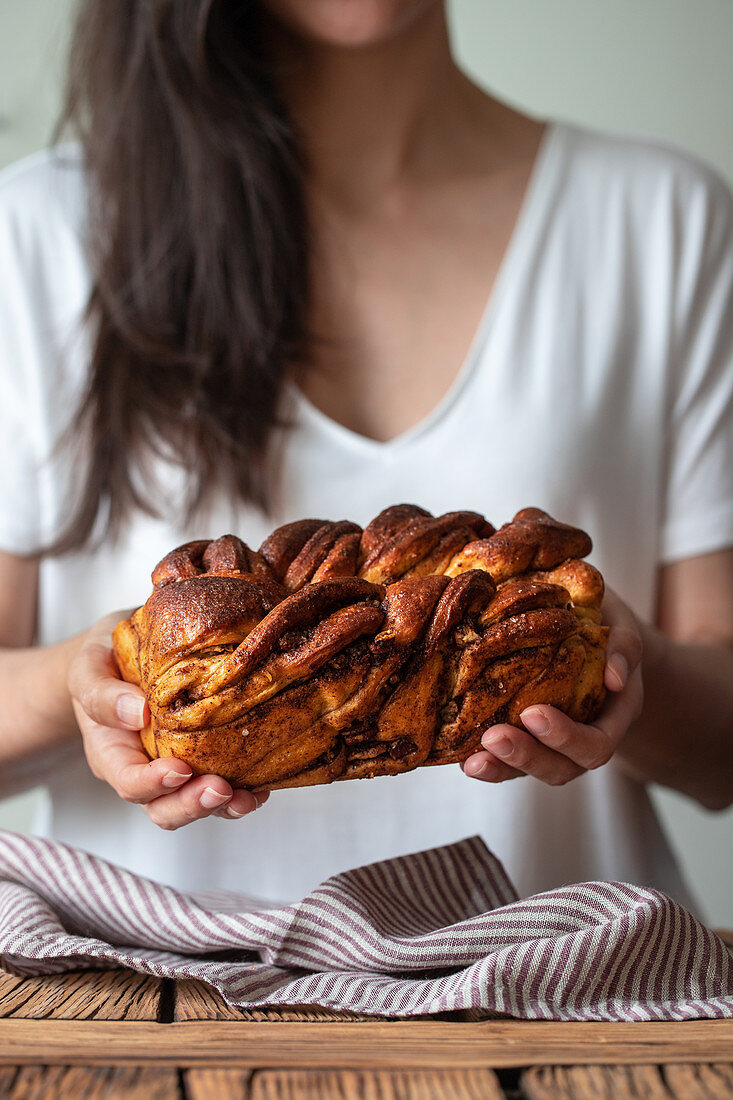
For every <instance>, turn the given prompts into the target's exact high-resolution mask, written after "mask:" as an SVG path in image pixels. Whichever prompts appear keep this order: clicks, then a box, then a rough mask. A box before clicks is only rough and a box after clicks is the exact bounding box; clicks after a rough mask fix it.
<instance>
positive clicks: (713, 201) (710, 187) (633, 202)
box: [557, 124, 733, 238]
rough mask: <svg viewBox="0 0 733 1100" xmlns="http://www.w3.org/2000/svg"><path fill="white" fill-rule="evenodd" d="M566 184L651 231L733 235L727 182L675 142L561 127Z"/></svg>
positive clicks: (731, 199)
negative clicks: (631, 218) (633, 219)
mask: <svg viewBox="0 0 733 1100" xmlns="http://www.w3.org/2000/svg"><path fill="white" fill-rule="evenodd" d="M557 129H558V140H559V142H560V144H561V146H562V147H563V148H564V150H565V153H566V164H567V180H568V184H569V186H570V187H571V188H572V190H573V191H574V192H575V195H576V197H577V194H578V192H582V193H583V194H584V196H585V197H586V198H587V199H588V200H589V201H591V202H593V201H595V202H598V203H603V204H604V205H605V206H606V207H607V209H608V210H609V213H611V214H613V213H616V214H618V215H622V216H626V217H627V218H628V217H629V216H630V217H633V218H636V219H638V220H639V221H640V222H641V223H642V224H643V225H644V226H646V228H647V230H648V231H649V232H652V231H654V230H655V229H657V228H666V230H667V231H668V232H672V233H675V232H679V231H681V230H685V231H686V232H687V233H688V234H691V235H692V236H695V235H698V236H699V237H701V238H702V237H704V236H706V235H707V234H709V233H710V232H712V233H715V232H717V233H725V232H726V231H727V232H728V233H733V196H732V195H731V190H730V187H729V185H728V184H727V183H726V181H725V180H724V179H723V177H722V176H721V175H720V174H719V173H718V172H717V171H716V170H715V169H714V168H712V167H711V166H710V165H709V164H706V163H705V162H704V161H703V160H701V159H700V158H698V157H696V156H694V155H693V154H691V153H689V152H687V151H685V150H683V149H680V148H678V147H676V146H674V145H672V144H671V143H665V142H661V141H658V140H655V139H648V138H638V137H630V136H628V135H622V134H602V133H597V132H595V131H592V130H586V129H583V128H581V127H577V126H569V125H566V124H559V125H558V127H557Z"/></svg>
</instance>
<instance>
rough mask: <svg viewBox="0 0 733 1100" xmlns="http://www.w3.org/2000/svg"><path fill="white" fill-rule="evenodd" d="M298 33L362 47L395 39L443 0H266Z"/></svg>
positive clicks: (281, 20) (268, 7)
mask: <svg viewBox="0 0 733 1100" xmlns="http://www.w3.org/2000/svg"><path fill="white" fill-rule="evenodd" d="M262 6H263V7H264V8H265V9H266V10H267V11H268V12H269V13H270V15H271V16H273V17H274V18H275V19H276V20H277V21H278V22H279V23H281V24H282V25H284V26H285V27H287V28H288V30H290V31H292V32H294V33H295V34H297V35H299V36H301V37H303V38H307V39H310V40H311V41H313V42H318V43H320V44H322V45H324V46H325V45H330V46H341V47H344V48H352V49H359V48H365V47H369V46H376V45H379V43H381V42H384V41H386V40H387V39H389V38H393V37H394V36H395V35H397V34H399V33H400V32H401V31H403V30H404V29H405V28H406V27H408V26H409V25H410V24H411V23H413V22H415V21H416V20H417V19H419V18H420V17H421V16H423V15H425V14H426V12H427V11H428V10H429V9H430V8H438V7H441V6H442V5H441V0H262Z"/></svg>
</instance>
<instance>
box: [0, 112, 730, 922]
mask: <svg viewBox="0 0 733 1100" xmlns="http://www.w3.org/2000/svg"><path fill="white" fill-rule="evenodd" d="M85 211H86V201H85V187H84V176H83V170H82V164H81V160H80V156H79V153H78V151H77V150H76V149H75V148H74V147H68V148H65V149H63V150H61V151H58V152H57V153H55V154H51V153H41V154H38V155H37V156H34V157H31V158H30V159H28V160H26V161H24V162H23V163H21V164H19V165H17V166H15V167H13V168H11V169H9V170H7V171H6V172H5V173H4V174H3V175H2V177H1V178H0V402H1V404H0V470H2V476H0V547H1V548H4V549H6V550H10V551H25V550H28V549H30V548H32V547H33V546H34V544H36V543H37V542H39V541H40V540H42V539H44V538H46V537H48V536H49V535H50V534H51V533H52V532H53V530H54V528H55V524H56V523H57V522H58V520H59V518H60V517H61V516H62V515H63V499H64V487H65V486H66V485H67V484H68V478H69V477H70V476H72V477H73V473H72V474H70V472H69V470H68V468H67V466H66V465H65V464H64V462H63V461H61V460H58V459H57V460H55V461H49V452H50V449H51V447H52V444H53V442H54V440H55V439H56V437H57V435H58V432H59V430H60V429H61V428H63V427H64V425H65V423H66V422H67V420H68V417H69V416H70V413H71V411H72V409H73V407H74V405H75V403H76V401H77V400H78V397H79V394H80V392H81V388H82V385H83V379H84V374H85V370H86V366H87V349H86V342H85V338H84V334H83V332H80V317H81V315H82V313H83V310H84V305H85V302H86V299H87V295H88V291H89V273H88V269H87V265H86V262H85V258H84V246H83V237H84V222H85ZM732 295H733V203H732V202H731V197H730V195H729V193H728V192H727V190H726V188H725V186H724V185H723V184H722V183H721V182H720V180H719V179H718V178H717V177H716V176H715V175H714V174H712V173H711V172H710V171H708V170H707V169H706V168H703V167H701V166H700V165H698V164H697V163H695V162H694V161H692V160H690V159H689V158H688V157H686V156H684V155H681V154H679V153H673V152H670V151H668V150H665V149H659V148H657V147H652V146H650V145H647V144H642V143H639V142H636V141H632V140H627V139H616V138H609V137H600V136H597V135H595V134H592V133H587V132H585V131H581V130H579V129H576V128H573V127H569V126H565V125H553V126H550V127H549V128H548V130H547V131H546V134H545V137H544V139H543V143H542V147H541V149H540V152H539V154H538V158H537V163H536V166H535V169H534V173H533V176H532V180H531V182H530V185H529V188H528V192H527V195H526V197H525V200H524V203H523V207H522V210H521V213H520V217H519V221H518V223H517V226H516V229H515V232H514V234H513V238H512V241H511V244H510V247H509V249H508V252H507V254H506V257H505V259H504V262H503V265H502V267H501V270H500V273H499V276H498V280H497V282H496V284H495V286H494V288H493V290H492V292H491V295H490V298H489V301H488V303H487V305H486V309H485V312H484V315H483V317H482V319H481V322H480V325H479V327H478V330H477V332H476V336H475V339H474V341H473V344H472V346H471V348H470V351H469V352H468V355H467V357H466V360H465V362H464V363H463V365H462V367H461V369H460V371H459V373H458V375H457V376H456V378H455V381H454V383H453V385H452V386H451V388H450V390H449V392H448V393H447V395H446V396H445V397H444V399H443V400H442V401H441V402H440V403H439V405H438V406H437V408H435V409H434V410H433V411H432V413H430V415H429V416H427V417H426V418H425V419H424V420H422V421H421V422H420V423H419V424H417V425H416V426H415V427H414V428H412V429H411V430H409V431H406V432H404V433H403V434H401V435H400V436H398V437H397V438H396V439H393V440H391V441H390V442H388V443H378V442H374V441H372V440H369V439H366V438H364V437H362V436H360V435H358V434H356V433H354V432H352V431H349V430H348V429H346V428H344V427H341V426H340V425H338V424H336V423H335V422H333V421H332V420H330V419H329V418H328V417H327V416H325V415H323V414H322V413H320V412H319V411H318V410H316V409H315V408H314V407H313V406H312V405H311V404H310V403H309V402H308V401H307V400H306V399H305V397H304V396H303V395H301V394H300V393H299V391H298V390H297V389H295V388H294V387H292V386H290V387H288V388H287V390H286V393H285V395H284V404H285V406H286V409H285V411H286V412H287V413H288V414H289V415H290V416H291V417H292V420H293V426H292V429H291V430H290V431H289V432H288V433H287V434H286V435H285V437H284V439H283V440H282V448H283V450H282V455H283V457H282V470H281V477H280V483H279V488H278V491H277V494H276V501H275V509H274V515H273V516H272V517H271V518H270V519H265V518H263V517H262V516H261V515H260V514H259V513H258V512H257V511H255V510H254V509H251V508H247V507H241V506H236V507H230V506H228V505H226V504H225V503H224V502H222V501H218V502H214V504H213V506H212V512H211V515H210V517H209V519H208V520H207V522H206V524H205V525H204V524H198V525H196V526H192V527H191V528H190V529H187V528H184V527H181V526H179V525H178V524H177V523H176V522H175V521H174V520H167V521H155V520H151V519H149V518H146V517H144V516H137V517H135V518H134V519H133V521H132V522H131V523H130V525H129V528H128V530H127V532H126V534H125V537H124V539H123V541H122V542H121V544H120V545H118V546H116V547H105V548H103V549H102V550H100V551H99V552H97V553H78V554H75V555H73V556H67V557H64V558H61V559H58V560H48V561H45V562H44V563H43V564H42V566H41V582H40V603H39V615H40V640H41V641H42V642H44V643H51V642H55V641H57V640H59V639H61V638H65V637H67V636H68V635H70V634H72V633H73V632H75V631H78V630H81V629H83V628H84V627H86V626H87V625H89V624H90V623H92V622H93V621H95V620H96V619H97V618H98V617H99V616H100V615H102V614H104V613H106V612H107V611H110V610H112V609H115V608H120V607H128V606H134V605H137V604H139V603H141V602H142V601H143V600H145V599H146V598H147V595H148V594H149V591H150V580H149V576H150V571H151V569H152V567H153V566H154V565H155V563H156V562H157V561H158V560H159V558H161V557H162V556H163V555H164V554H165V553H166V552H167V551H168V550H170V549H171V548H172V547H173V546H174V545H177V544H178V543H180V542H182V541H183V540H184V539H187V538H202V537H206V536H210V537H215V536H218V535H220V534H222V533H224V532H227V531H233V532H235V533H237V534H239V535H240V536H241V537H243V538H244V539H245V541H247V542H248V543H250V544H251V545H252V546H254V547H257V546H258V545H259V543H260V541H261V540H262V539H263V538H264V537H265V535H266V534H267V533H268V532H269V531H270V529H271V528H272V527H273V526H274V525H276V524H279V523H284V522H288V521H290V520H292V519H296V518H300V517H304V516H319V517H323V518H329V519H341V518H349V519H352V520H356V521H358V522H361V523H366V522H367V521H368V520H369V519H370V518H371V517H372V516H373V515H375V514H376V513H377V512H378V511H379V510H380V509H381V508H383V507H385V506H386V505H389V504H393V503H395V502H398V501H411V502H414V503H418V504H421V505H423V506H425V507H427V508H429V509H431V511H433V512H436V513H437V512H442V511H448V510H454V509H457V508H469V509H474V510H477V511H480V512H483V513H484V514H485V515H486V516H487V517H488V518H489V519H490V520H491V521H492V522H493V523H495V524H499V523H502V522H504V521H506V520H508V519H510V518H511V517H512V516H513V514H514V513H515V512H516V511H517V510H518V509H519V508H520V507H524V506H526V505H537V506H540V507H542V508H544V509H546V510H547V511H549V512H550V513H551V514H552V515H554V516H556V517H558V518H559V519H562V520H564V521H566V522H569V523H573V524H578V525H580V526H582V527H584V528H585V529H586V530H587V531H589V532H590V533H591V535H592V537H593V540H594V543H595V549H594V551H593V554H592V556H591V560H592V561H593V562H594V563H595V564H596V565H598V567H599V568H600V569H601V570H602V572H603V573H604V575H605V577H606V579H607V581H608V583H609V584H610V585H611V586H612V587H613V588H615V589H616V590H617V591H618V592H619V593H620V594H621V595H622V596H623V597H624V598H625V599H626V600H627V601H628V603H629V604H630V605H631V606H632V607H633V608H635V609H636V611H637V612H638V613H639V614H640V615H641V616H644V617H646V618H651V616H652V614H653V606H654V592H655V576H656V571H657V567H658V566H659V564H660V563H661V562H669V561H672V560H675V559H680V558H685V557H688V556H691V555H695V554H700V553H704V552H707V551H711V550H715V549H718V548H721V547H723V546H726V545H730V544H731V543H733V438H732V435H733V430H732V417H733V370H731V367H732V366H733V316H732V315H731V301H732ZM417 371H419V365H416V372H417ZM163 475H164V479H165V481H166V484H167V486H168V487H169V488H170V491H171V493H172V495H173V497H174V498H175V495H176V493H177V492H178V491H179V489H180V484H181V475H180V473H179V472H177V471H175V470H171V469H168V470H164V471H163ZM42 782H43V783H44V786H45V789H46V792H47V797H46V809H45V814H44V820H43V821H42V822H40V823H39V826H38V828H39V831H43V832H45V833H46V834H50V835H52V836H54V837H56V838H59V839H61V840H64V841H67V842H69V843H72V844H75V845H78V846H80V847H82V848H86V849H87V850H90V851H93V852H96V853H99V854H101V855H103V856H105V857H107V858H109V859H112V860H115V861H117V862H118V863H120V864H123V865H124V866H126V867H129V868H132V869H134V870H136V871H138V872H141V873H144V874H147V875H150V876H153V877H155V878H157V879H161V880H163V881H166V882H169V883H172V884H174V885H176V886H179V887H183V888H199V889H208V888H217V887H224V888H231V889H238V890H242V891H245V892H247V893H250V894H258V895H260V896H264V897H271V898H275V899H288V898H293V897H296V896H299V895H301V894H302V893H303V892H304V891H306V890H308V889H309V888H311V887H312V886H314V885H315V884H316V883H317V882H318V881H320V880H321V879H322V878H323V877H325V876H326V875H328V874H330V873H332V872H335V871H338V870H342V869H345V868H348V867H352V866H356V865H358V864H361V863H364V862H367V861H370V860H374V859H380V858H383V857H388V856H391V855H394V854H397V853H404V852H407V851H411V850H416V849H420V848H426V847H430V846H433V845H439V844H444V843H447V842H449V841H452V840H455V839H457V838H459V837H463V836H466V835H470V834H475V833H479V834H481V836H483V838H484V839H485V841H486V842H487V844H488V845H489V846H490V847H491V848H492V849H493V850H494V851H495V852H496V853H497V854H498V855H499V856H500V857H501V858H502V859H503V860H504V862H505V864H506V866H507V868H508V870H509V873H510V875H511V876H512V877H513V878H514V880H515V882H516V883H517V886H518V888H519V890H520V891H522V892H525V893H526V892H530V891H536V890H540V889H544V888H548V887H552V886H555V885H557V884H558V883H561V882H568V881H578V880H583V879H590V878H597V877H601V878H617V879H624V880H628V881H633V882H637V883H644V884H652V885H656V886H658V887H660V888H662V889H664V890H666V891H667V892H668V893H670V894H672V895H674V896H676V897H677V898H681V899H683V900H685V897H686V894H685V889H684V886H683V884H682V882H681V880H680V877H679V874H678V871H677V869H676V867H675V864H674V861H673V859H672V856H671V853H670V850H669V848H668V845H667V843H666V840H665V838H664V836H663V835H662V832H661V830H660V827H659V824H658V822H657V820H656V818H655V814H654V811H653V809H652V806H651V804H650V801H649V798H648V795H647V792H646V790H645V788H644V787H643V786H642V785H640V784H638V783H636V782H633V781H632V780H631V779H629V778H628V777H626V776H625V775H624V774H623V773H622V772H621V770H620V769H618V768H617V767H616V766H615V764H614V763H613V762H612V763H611V764H609V765H608V766H606V767H605V768H602V769H600V770H599V771H596V772H593V773H591V774H588V775H584V776H582V777H581V778H579V779H577V780H575V781H574V782H572V783H570V784H568V785H567V786H565V787H560V788H551V787H548V786H545V785H543V784H542V783H540V782H538V781H535V780H534V779H521V780H515V781H512V782H508V783H504V784H501V785H497V786H492V785H486V784H483V783H480V782H478V781H476V780H470V779H468V778H467V777H465V776H464V775H463V774H462V772H461V771H460V769H459V768H458V767H457V766H449V767H443V768H425V769H422V770H418V771H416V772H413V773H410V774H408V775H403V776H400V777H397V778H381V779H373V780H363V781H352V782H349V783H336V784H333V785H332V786H325V787H310V788H305V789H302V790H285V791H277V792H275V793H274V794H273V795H272V796H271V798H270V801H269V802H268V803H267V805H266V807H264V808H263V809H262V810H259V811H258V812H257V813H256V814H255V815H253V816H252V817H248V818H245V819H244V820H243V821H241V822H234V823H230V822H225V821H222V820H219V819H215V818H214V819H209V820H206V821H202V822H197V823H196V824H194V825H191V826H187V827H186V828H185V829H181V830H179V831H178V832H175V833H166V832H163V831H161V830H160V829H158V828H156V827H155V826H154V825H152V824H151V823H150V821H149V820H148V818H147V816H146V815H145V813H144V812H143V811H142V810H141V809H140V808H139V807H136V806H132V805H128V804H126V803H124V802H122V801H121V800H120V799H119V798H118V797H117V796H116V795H115V794H114V793H113V792H112V791H111V789H110V788H108V787H107V786H106V785H105V784H103V783H101V782H99V781H97V780H95V779H94V778H93V777H92V775H91V774H90V772H89V770H88V769H87V767H86V764H85V761H84V758H83V756H82V754H81V750H80V749H77V748H76V747H74V748H72V749H70V750H69V751H68V752H67V753H66V755H63V754H61V755H60V757H59V759H57V760H55V761H54V763H53V766H52V767H49V768H47V770H46V772H45V773H44V774H43V776H42Z"/></svg>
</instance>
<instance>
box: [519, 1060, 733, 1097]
mask: <svg viewBox="0 0 733 1100" xmlns="http://www.w3.org/2000/svg"><path fill="white" fill-rule="evenodd" d="M520 1087H521V1094H522V1096H523V1097H526V1100H733V1066H730V1065H704V1064H702V1065H664V1066H662V1067H659V1066H571V1067H568V1066H553V1067H544V1068H537V1069H530V1070H526V1071H525V1072H524V1073H523V1074H522V1077H521V1082H520Z"/></svg>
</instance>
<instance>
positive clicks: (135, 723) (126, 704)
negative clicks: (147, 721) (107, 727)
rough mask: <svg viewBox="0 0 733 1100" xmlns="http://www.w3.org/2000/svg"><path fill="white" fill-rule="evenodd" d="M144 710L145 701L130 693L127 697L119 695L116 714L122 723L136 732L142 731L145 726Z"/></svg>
mask: <svg viewBox="0 0 733 1100" xmlns="http://www.w3.org/2000/svg"><path fill="white" fill-rule="evenodd" d="M144 710H145V700H144V699H141V698H140V696H139V695H132V694H130V693H129V692H128V693H127V694H126V695H119V696H118V698H117V702H116V704H115V713H116V715H117V717H118V718H119V720H120V722H124V724H125V725H126V726H129V727H130V728H131V729H135V730H139V729H142V727H143V725H144V721H143V713H144Z"/></svg>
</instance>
